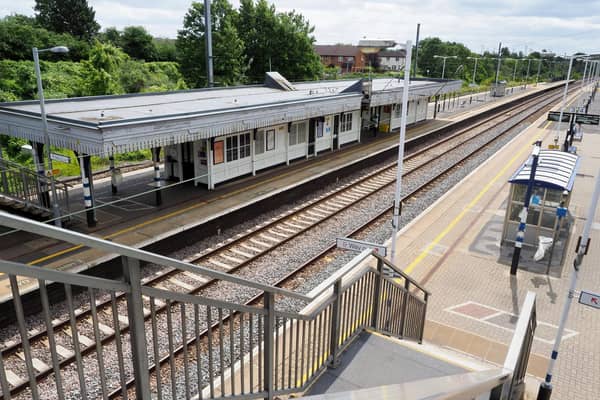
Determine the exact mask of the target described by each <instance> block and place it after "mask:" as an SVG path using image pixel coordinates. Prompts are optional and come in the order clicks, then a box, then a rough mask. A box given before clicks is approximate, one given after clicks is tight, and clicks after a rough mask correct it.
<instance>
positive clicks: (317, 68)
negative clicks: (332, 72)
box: [237, 0, 322, 82]
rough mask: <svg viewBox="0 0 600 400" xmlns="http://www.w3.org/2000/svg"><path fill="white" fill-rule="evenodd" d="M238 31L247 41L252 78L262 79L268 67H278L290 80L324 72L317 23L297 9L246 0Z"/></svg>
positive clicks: (249, 74) (276, 69) (274, 69)
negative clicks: (283, 10)
mask: <svg viewBox="0 0 600 400" xmlns="http://www.w3.org/2000/svg"><path fill="white" fill-rule="evenodd" d="M237 27H238V31H239V32H240V37H241V39H242V40H243V41H244V43H245V44H246V63H247V65H248V66H249V70H248V78H249V80H250V81H251V82H262V80H263V79H264V74H265V72H267V71H270V70H272V71H278V72H279V73H281V74H282V75H283V76H285V77H287V78H289V79H290V80H307V79H316V78H317V77H318V76H320V75H321V73H322V65H321V62H320V59H319V56H318V55H317V54H316V53H315V51H314V48H313V44H314V42H315V39H314V36H312V33H313V31H314V27H312V26H310V24H309V22H308V21H307V20H305V19H304V17H303V16H302V15H301V14H298V13H296V12H295V11H292V12H289V13H277V12H276V9H275V6H273V5H269V3H267V1H266V0H258V2H256V4H255V3H254V0H242V1H241V2H240V11H239V18H238V24H237Z"/></svg>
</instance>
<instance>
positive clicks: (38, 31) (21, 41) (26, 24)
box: [0, 15, 89, 60]
mask: <svg viewBox="0 0 600 400" xmlns="http://www.w3.org/2000/svg"><path fill="white" fill-rule="evenodd" d="M57 45H63V46H67V47H68V48H69V53H68V54H60V55H55V54H46V55H44V59H45V60H65V59H66V60H69V59H70V60H81V59H84V58H87V56H88V50H89V45H88V43H87V42H84V41H81V40H78V39H76V38H74V37H73V36H71V35H69V34H68V33H55V32H50V31H48V30H47V29H45V28H42V27H41V26H39V25H38V24H37V22H36V21H35V19H33V18H29V17H26V16H24V15H11V16H6V17H4V18H2V19H0V59H3V60H31V59H32V53H31V49H32V48H33V47H38V48H47V47H52V46H57Z"/></svg>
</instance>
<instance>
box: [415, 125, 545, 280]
mask: <svg viewBox="0 0 600 400" xmlns="http://www.w3.org/2000/svg"><path fill="white" fill-rule="evenodd" d="M550 122H551V121H548V122H547V123H546V125H544V127H543V128H542V129H543V130H545V129H546V128H547V127H548V125H550ZM542 136H543V135H540V137H538V139H537V140H541V139H542ZM527 151H529V147H523V148H522V149H521V150H520V151H519V152H518V153H517V154H516V155H515V156H513V158H511V159H510V161H509V162H508V163H506V164H505V165H504V168H502V169H501V170H500V172H498V174H497V175H496V176H494V177H493V178H492V180H491V181H489V182H488V183H487V185H485V186H484V188H483V189H481V191H480V192H479V193H477V196H475V198H474V199H473V200H472V201H471V202H470V203H469V204H468V205H467V206H466V207H465V208H464V209H463V210H462V211H461V212H460V213H459V214H458V215H457V216H456V218H454V220H452V222H450V223H449V224H448V225H447V226H446V228H444V230H442V232H440V233H439V234H438V235H437V236H436V237H435V239H433V241H432V242H431V243H429V245H427V247H426V248H425V250H423V251H422V252H421V253H420V254H419V255H418V256H417V258H415V259H414V260H413V261H412V262H411V263H410V264H409V265H408V266H407V267H406V268H405V269H404V272H406V273H407V274H410V273H411V272H412V271H413V270H414V269H415V268H416V266H417V265H419V264H420V263H421V261H423V260H424V259H425V257H427V256H428V255H429V252H430V251H431V250H432V249H433V248H434V247H435V246H436V245H438V244H439V243H440V242H441V241H442V239H443V238H444V237H446V235H448V233H450V231H452V229H454V227H455V226H456V225H457V224H458V223H459V222H460V221H461V220H462V219H463V217H464V216H465V215H466V214H467V213H468V212H469V211H471V209H472V208H473V207H474V206H475V204H477V203H478V202H479V200H481V198H482V197H483V195H485V194H486V193H487V192H488V190H490V188H491V187H492V185H494V184H495V183H496V181H498V179H500V177H502V176H503V175H504V174H505V173H506V171H507V170H508V169H509V168H511V167H512V164H513V163H514V162H515V161H516V160H517V159H518V158H520V157H522V156H523V154H525V152H527Z"/></svg>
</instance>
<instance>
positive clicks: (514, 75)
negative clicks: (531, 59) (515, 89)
mask: <svg viewBox="0 0 600 400" xmlns="http://www.w3.org/2000/svg"><path fill="white" fill-rule="evenodd" d="M514 60H515V69H514V70H513V82H514V81H515V79H517V65H518V64H519V59H518V58H515V59H514Z"/></svg>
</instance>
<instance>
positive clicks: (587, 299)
mask: <svg viewBox="0 0 600 400" xmlns="http://www.w3.org/2000/svg"><path fill="white" fill-rule="evenodd" d="M579 302H580V303H581V304H585V305H586V306H590V307H594V308H600V294H595V293H590V292H584V291H583V290H582V291H581V293H579Z"/></svg>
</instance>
